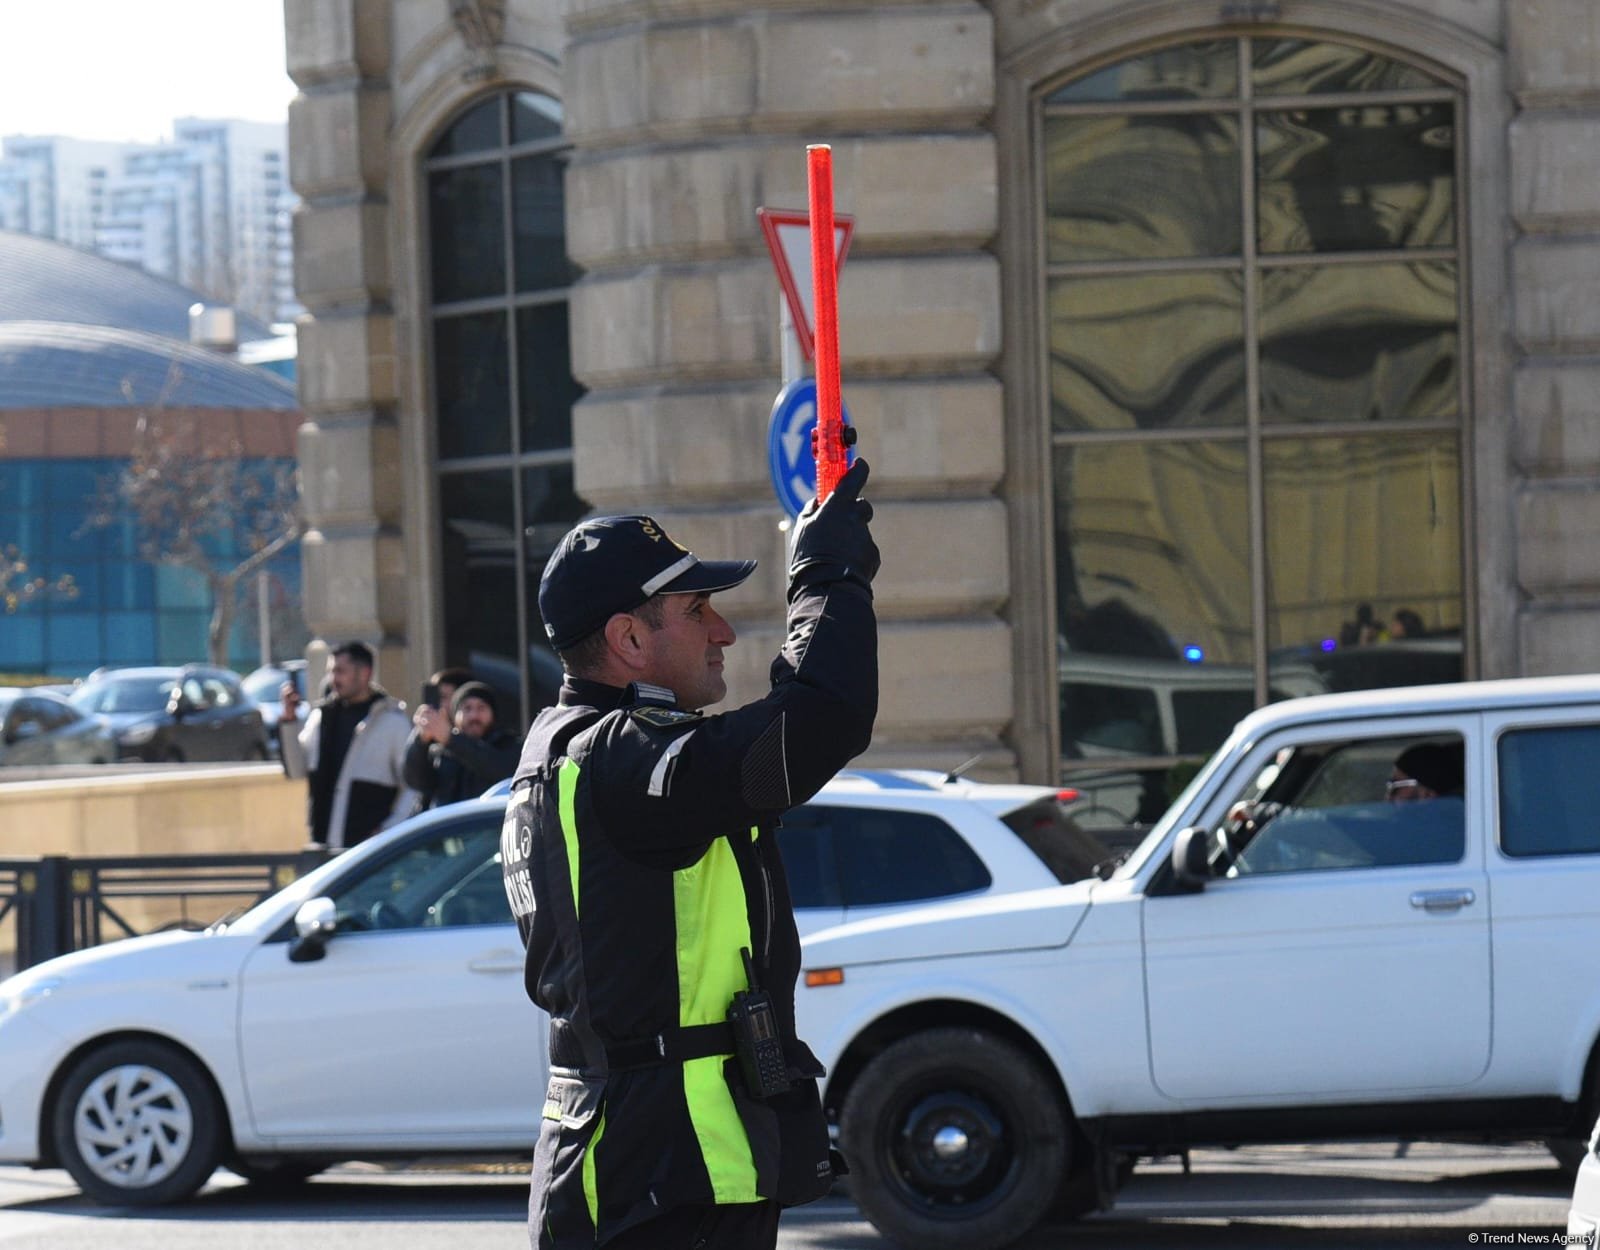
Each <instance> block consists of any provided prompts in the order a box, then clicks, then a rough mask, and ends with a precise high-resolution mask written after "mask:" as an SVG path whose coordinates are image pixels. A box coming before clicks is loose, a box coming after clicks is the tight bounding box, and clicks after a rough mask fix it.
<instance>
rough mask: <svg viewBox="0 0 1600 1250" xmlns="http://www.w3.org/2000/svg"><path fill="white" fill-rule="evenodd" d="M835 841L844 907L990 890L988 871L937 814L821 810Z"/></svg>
mask: <svg viewBox="0 0 1600 1250" xmlns="http://www.w3.org/2000/svg"><path fill="white" fill-rule="evenodd" d="M817 810H818V811H819V812H821V813H823V818H824V819H826V821H827V822H828V824H829V826H830V827H831V828H830V832H831V835H832V839H833V854H834V859H835V862H836V863H837V864H838V868H839V885H840V892H841V895H842V898H843V902H844V905H845V906H846V907H869V906H877V905H881V904H885V903H909V902H914V901H917V900H920V899H931V898H947V897H949V896H950V895H953V894H968V893H971V892H972V891H974V890H982V889H986V888H987V887H988V886H989V885H990V884H991V882H992V880H993V879H992V878H991V877H990V876H989V870H988V869H987V868H985V867H984V864H983V861H982V860H981V859H979V858H978V856H977V853H976V852H975V851H973V849H972V848H971V847H970V846H968V845H967V841H966V839H965V838H963V837H962V836H961V835H960V834H959V833H957V832H956V831H955V830H954V829H952V828H951V827H950V826H949V825H948V824H946V823H945V822H944V821H943V820H940V819H939V818H938V817H937V816H932V815H929V814H927V813H925V812H901V811H890V810H885V809H882V808H870V807H826V808H824V807H820V806H819V807H818V808H817Z"/></svg>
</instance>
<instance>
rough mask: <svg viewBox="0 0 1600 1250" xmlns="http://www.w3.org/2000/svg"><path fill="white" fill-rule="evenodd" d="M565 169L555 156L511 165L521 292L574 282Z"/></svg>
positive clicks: (517, 262)
mask: <svg viewBox="0 0 1600 1250" xmlns="http://www.w3.org/2000/svg"><path fill="white" fill-rule="evenodd" d="M561 166H562V162H561V161H560V160H559V159H557V158H556V157H555V156H523V157H519V158H518V159H517V160H515V161H513V162H512V163H511V211H512V215H513V221H512V229H513V232H514V238H513V244H512V246H513V249H514V250H515V252H516V271H517V273H516V281H517V290H519V291H538V290H544V289H546V288H548V287H561V286H567V285H569V284H570V283H571V282H572V266H571V265H570V264H568V263H567V245H566V216H565V213H566V210H565V208H564V207H563V204H564V203H565V201H564V199H563V195H562V182H561Z"/></svg>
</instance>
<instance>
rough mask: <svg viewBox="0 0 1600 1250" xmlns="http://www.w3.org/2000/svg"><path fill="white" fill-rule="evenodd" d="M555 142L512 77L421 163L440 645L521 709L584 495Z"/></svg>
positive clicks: (551, 118) (552, 106)
mask: <svg viewBox="0 0 1600 1250" xmlns="http://www.w3.org/2000/svg"><path fill="white" fill-rule="evenodd" d="M565 151H566V144H565V141H564V140H563V138H562V136H561V106H560V105H559V104H558V103H557V102H556V101H555V100H554V99H552V98H551V97H549V96H547V95H543V94H540V93H538V92H526V91H524V92H510V93H505V94H501V95H496V96H493V97H491V98H489V99H487V100H483V101H480V102H479V103H477V104H474V105H472V106H471V107H470V108H468V109H467V110H466V111H465V112H463V113H462V114H461V116H460V117H458V118H457V119H456V121H454V122H453V123H452V124H451V125H450V126H449V127H448V128H447V129H446V130H445V132H444V133H443V134H442V135H441V136H440V138H439V139H438V140H437V141H436V142H435V143H434V145H433V147H432V148H431V149H430V151H429V153H428V156H427V158H426V160H425V162H424V166H423V173H424V177H425V179H426V185H427V191H428V206H429V220H428V230H427V235H428V240H429V247H430V260H429V266H428V272H429V273H430V274H431V276H432V290H431V294H430V307H431V318H430V322H431V334H430V343H431V347H432V352H433V420H434V436H435V438H434V445H435V451H436V454H437V457H438V484H439V490H438V499H439V527H440V553H441V585H440V595H441V600H442V603H443V619H444V648H445V655H444V657H443V659H444V660H445V661H446V662H447V663H449V664H459V665H465V666H467V667H469V668H471V669H472V670H473V672H474V673H476V674H477V676H478V677H479V678H481V679H482V680H484V681H487V682H489V683H491V684H492V685H494V686H496V687H497V688H498V689H499V690H500V692H501V695H502V703H501V707H502V708H507V707H509V708H511V709H512V713H511V715H510V716H507V717H506V719H507V720H508V721H510V720H511V719H512V716H515V717H516V718H517V720H518V721H519V722H525V721H526V720H527V718H528V717H529V716H530V715H531V714H532V712H533V710H534V709H536V708H538V707H540V706H543V705H544V704H547V703H550V702H552V701H553V700H554V698H555V695H556V691H557V690H558V689H559V687H560V673H561V666H560V662H559V661H558V660H557V659H556V658H555V655H554V653H553V652H551V651H550V649H549V647H548V646H547V645H546V643H545V636H544V626H543V623H542V622H541V620H540V618H539V609H538V588H539V575H540V573H541V572H542V571H543V569H544V562H545V560H546V559H547V558H548V557H549V554H550V552H551V551H552V550H554V548H555V544H556V542H557V541H558V540H559V539H560V537H561V535H562V534H564V533H565V532H566V531H567V529H568V528H569V527H570V526H571V524H572V523H573V522H574V521H575V520H577V518H578V517H580V516H582V515H583V513H584V512H585V511H586V510H587V508H586V505H585V504H584V503H583V501H582V500H581V499H579V498H578V497H577V495H576V494H575V493H574V492H573V487H572V406H573V404H574V403H576V402H577V400H578V399H579V398H580V397H581V396H582V394H583V388H582V387H580V386H579V385H578V384H577V382H576V381H575V380H574V379H573V377H572V363H571V351H570V347H569V336H568V328H567V304H568V294H569V287H570V285H571V283H572V278H573V270H572V265H571V263H570V262H569V261H568V260H567V254H566V228H565V211H566V210H565V204H564V199H563V193H562V176H563V172H564V163H565ZM515 727H516V726H513V728H515Z"/></svg>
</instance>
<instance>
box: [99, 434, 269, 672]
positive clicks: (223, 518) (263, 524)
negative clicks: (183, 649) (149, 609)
mask: <svg viewBox="0 0 1600 1250" xmlns="http://www.w3.org/2000/svg"><path fill="white" fill-rule="evenodd" d="M299 498H300V491H299V483H298V478H297V474H296V472H295V470H294V468H293V467H292V466H290V465H286V464H281V463H274V462H272V461H270V460H266V459H262V458H251V457H246V456H245V454H244V448H243V447H242V446H241V444H240V443H239V441H238V439H237V438H234V437H231V432H230V436H227V437H224V436H221V435H219V434H218V432H217V427H216V425H215V423H208V422H204V421H202V420H201V419H199V418H198V417H197V416H196V415H195V414H194V413H189V412H185V411H184V410H182V409H157V410H155V411H152V412H146V413H144V414H143V415H141V416H140V417H139V421H138V424H137V426H136V427H135V432H134V439H133V453H132V456H131V457H130V458H129V461H128V463H127V465H126V466H125V467H124V468H123V469H122V470H121V471H120V472H118V473H116V474H113V475H111V476H110V477H108V478H106V479H104V480H103V481H102V482H101V483H100V489H99V491H98V493H97V494H96V495H95V496H94V497H93V499H91V501H90V511H89V517H88V520H87V522H86V527H87V528H101V527H104V526H109V525H117V524H121V523H122V522H123V521H124V520H131V521H132V523H133V527H134V539H135V543H136V544H137V550H138V552H139V556H140V558H141V559H144V560H147V561H149V562H150V563H152V564H165V565H169V566H172V567H175V568H183V569H189V570H190V571H192V572H194V573H196V574H198V575H199V576H200V577H201V578H203V579H204V581H205V584H206V589H207V591H208V593H209V595H210V599H211V621H210V624H209V626H208V627H207V631H206V649H207V651H208V653H209V658H210V661H211V663H213V664H215V665H218V666H226V664H227V662H228V637H229V635H230V634H231V633H232V630H233V619H234V615H235V613H236V612H237V611H238V607H239V592H240V589H241V588H242V587H243V586H244V584H245V581H246V579H247V578H249V576H250V575H251V574H252V573H254V572H255V571H256V570H257V569H259V568H260V567H261V566H262V565H264V564H265V563H266V562H267V561H268V560H270V559H272V557H273V556H275V555H277V554H278V553H279V552H280V551H283V550H284V549H285V548H286V547H288V546H289V544H290V543H292V542H294V540H295V539H296V538H298V537H299V536H300V519H299Z"/></svg>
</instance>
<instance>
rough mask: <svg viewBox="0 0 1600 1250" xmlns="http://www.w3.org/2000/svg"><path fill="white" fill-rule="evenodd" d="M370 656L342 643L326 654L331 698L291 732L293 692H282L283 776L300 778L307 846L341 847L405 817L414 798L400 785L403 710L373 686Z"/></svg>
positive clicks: (406, 727) (405, 728) (360, 646)
mask: <svg viewBox="0 0 1600 1250" xmlns="http://www.w3.org/2000/svg"><path fill="white" fill-rule="evenodd" d="M372 667H373V659H372V651H371V649H370V648H369V647H368V646H367V645H366V644H365V643H363V642H347V643H344V644H342V645H340V646H338V647H336V648H334V651H333V665H332V667H331V669H330V670H329V674H330V677H331V679H332V683H333V692H332V694H331V695H330V696H329V697H328V698H326V699H324V700H323V701H322V702H321V703H318V704H317V705H316V706H315V707H314V708H312V709H311V715H310V716H308V717H307V718H306V723H305V724H304V725H303V726H301V727H300V732H299V733H298V734H296V733H295V712H296V710H297V709H296V705H297V704H298V703H299V701H300V699H299V695H298V694H297V693H296V692H295V689H294V685H293V683H292V682H286V683H285V684H284V687H283V691H282V697H283V715H282V717H281V718H280V719H279V721H278V726H279V733H280V735H281V737H280V739H279V743H278V747H279V753H280V755H281V757H282V759H283V771H284V772H286V773H287V774H288V775H289V776H290V777H296V778H298V777H305V778H306V779H307V780H308V781H309V783H310V785H309V787H308V790H309V793H308V796H307V797H308V803H307V807H308V810H309V814H308V819H307V824H308V826H309V829H310V834H311V841H312V842H315V843H320V844H321V845H324V846H326V847H328V848H329V849H330V850H341V849H343V848H344V847H348V846H354V845H356V843H358V842H361V841H363V840H365V839H367V838H370V837H371V836H372V835H373V834H374V833H377V832H378V831H379V830H382V829H387V828H388V827H389V826H390V825H392V824H394V823H395V822H397V821H400V820H403V819H405V817H406V816H407V815H409V814H410V812H411V811H412V809H413V808H414V807H415V806H416V802H417V793H416V791H415V790H412V789H409V788H408V787H407V786H406V784H405V777H404V769H405V755H406V738H407V737H408V736H409V735H410V733H411V718H410V717H409V716H407V715H406V712H405V707H404V706H403V705H402V704H401V703H400V702H399V701H398V700H395V699H392V698H390V697H389V695H388V694H386V693H385V692H384V691H383V690H382V689H381V688H379V687H378V686H375V685H373V683H372Z"/></svg>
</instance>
